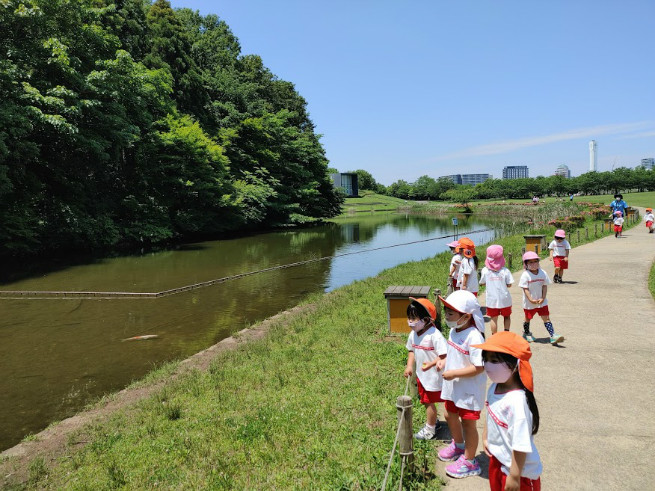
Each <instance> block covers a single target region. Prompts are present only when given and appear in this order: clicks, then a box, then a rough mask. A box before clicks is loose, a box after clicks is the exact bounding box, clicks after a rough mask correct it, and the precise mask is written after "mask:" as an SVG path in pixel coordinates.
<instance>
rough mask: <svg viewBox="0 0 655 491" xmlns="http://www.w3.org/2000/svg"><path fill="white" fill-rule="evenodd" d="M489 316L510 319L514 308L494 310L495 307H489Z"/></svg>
mask: <svg viewBox="0 0 655 491" xmlns="http://www.w3.org/2000/svg"><path fill="white" fill-rule="evenodd" d="M487 315H488V316H489V317H498V316H499V315H502V316H503V317H509V316H510V315H512V307H511V306H509V307H503V308H502V309H494V308H493V307H487Z"/></svg>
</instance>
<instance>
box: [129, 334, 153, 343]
mask: <svg viewBox="0 0 655 491" xmlns="http://www.w3.org/2000/svg"><path fill="white" fill-rule="evenodd" d="M158 337H159V336H158V335H157V334H146V335H145V336H133V337H131V338H125V339H123V342H125V341H145V340H146V339H157V338H158Z"/></svg>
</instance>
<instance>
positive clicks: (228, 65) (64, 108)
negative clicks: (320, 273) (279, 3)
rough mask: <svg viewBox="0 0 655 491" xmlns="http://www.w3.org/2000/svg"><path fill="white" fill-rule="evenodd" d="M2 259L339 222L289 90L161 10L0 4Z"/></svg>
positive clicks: (192, 18)
mask: <svg viewBox="0 0 655 491" xmlns="http://www.w3.org/2000/svg"><path fill="white" fill-rule="evenodd" d="M0 26H1V28H0V50H1V54H0V256H8V255H22V254H39V253H43V252H52V251H62V250H63V251H70V250H80V249H82V250H98V249H114V248H119V247H125V246H127V247H134V246H135V245H152V244H158V243H162V242H165V241H168V240H171V239H192V238H199V237H212V236H214V237H216V236H219V235H220V234H222V233H225V232H229V231H235V230H244V229H245V230H247V229H256V228H261V227H263V226H265V227H269V226H273V225H280V224H290V223H302V222H304V221H307V220H310V219H312V218H316V217H330V216H334V215H336V214H338V213H339V212H340V205H341V203H342V202H343V197H342V195H341V194H340V193H339V192H337V191H335V190H334V189H333V186H332V183H331V180H330V178H329V175H328V161H327V159H326V157H325V152H324V149H323V147H322V145H321V143H320V142H319V136H318V135H317V134H316V133H315V132H314V125H313V124H312V121H311V120H310V118H309V115H308V113H307V109H306V106H307V105H306V101H305V100H304V99H303V98H302V97H301V96H300V95H299V94H298V92H297V91H296V90H295V88H294V85H293V84H292V83H290V82H287V81H284V80H280V79H278V78H277V77H276V76H275V75H274V74H273V73H271V72H270V71H269V70H268V69H267V68H266V67H265V66H264V64H263V62H262V60H261V58H260V57H259V56H256V55H242V54H241V48H240V45H239V41H238V39H237V38H236V37H235V36H234V34H232V32H231V31H230V28H229V27H228V26H227V24H225V22H223V21H222V20H220V19H219V17H218V16H216V15H208V16H201V15H200V14H199V13H198V12H194V11H191V10H188V9H181V10H173V9H172V8H171V5H170V3H169V2H168V1H166V0H157V1H156V2H154V3H152V4H151V2H150V1H148V0H115V1H113V2H112V1H110V0H74V1H70V0H0Z"/></svg>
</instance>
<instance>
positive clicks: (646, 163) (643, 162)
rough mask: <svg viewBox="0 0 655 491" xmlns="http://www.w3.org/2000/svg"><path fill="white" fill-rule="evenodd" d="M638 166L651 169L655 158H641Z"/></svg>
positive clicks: (654, 165)
mask: <svg viewBox="0 0 655 491" xmlns="http://www.w3.org/2000/svg"><path fill="white" fill-rule="evenodd" d="M640 167H643V168H644V169H646V170H653V167H655V159H653V158H650V159H641V165H640Z"/></svg>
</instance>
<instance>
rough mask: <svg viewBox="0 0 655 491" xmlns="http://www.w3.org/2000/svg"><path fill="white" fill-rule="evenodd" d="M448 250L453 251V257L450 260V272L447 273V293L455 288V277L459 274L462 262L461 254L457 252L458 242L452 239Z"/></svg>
mask: <svg viewBox="0 0 655 491" xmlns="http://www.w3.org/2000/svg"><path fill="white" fill-rule="evenodd" d="M448 247H450V252H452V253H453V258H452V259H451V260H450V273H448V294H451V293H452V292H454V291H455V290H457V277H458V276H459V266H460V265H461V264H462V255H461V254H460V253H459V252H457V248H458V247H459V242H458V241H456V240H454V241H452V242H451V243H450V244H448Z"/></svg>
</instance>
